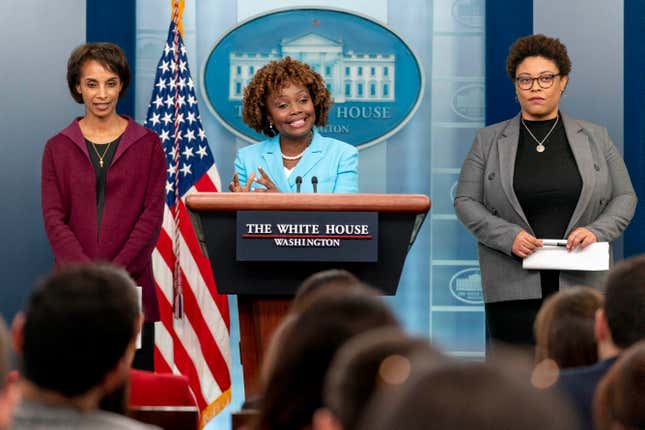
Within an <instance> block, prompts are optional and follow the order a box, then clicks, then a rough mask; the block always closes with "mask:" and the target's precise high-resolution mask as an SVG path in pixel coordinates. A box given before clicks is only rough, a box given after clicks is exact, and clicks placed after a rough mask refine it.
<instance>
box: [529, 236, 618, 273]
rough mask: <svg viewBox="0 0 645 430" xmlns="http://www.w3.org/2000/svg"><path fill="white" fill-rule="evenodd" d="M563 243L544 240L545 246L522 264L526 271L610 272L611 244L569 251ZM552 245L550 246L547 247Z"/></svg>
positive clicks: (594, 244)
mask: <svg viewBox="0 0 645 430" xmlns="http://www.w3.org/2000/svg"><path fill="white" fill-rule="evenodd" d="M562 242H564V244H566V240H565V241H560V240H558V241H555V240H548V239H544V243H545V245H544V246H543V247H542V248H540V249H538V250H537V251H535V252H534V253H533V254H531V255H529V256H528V257H526V258H525V259H524V261H523V262H522V268H524V269H532V270H534V269H545V270H609V242H596V243H592V244H591V245H589V246H588V247H586V248H585V249H582V250H581V249H578V248H576V249H574V250H573V251H571V252H569V251H567V248H566V247H565V246H562ZM547 243H550V245H547Z"/></svg>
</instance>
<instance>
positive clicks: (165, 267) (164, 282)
mask: <svg viewBox="0 0 645 430" xmlns="http://www.w3.org/2000/svg"><path fill="white" fill-rule="evenodd" d="M180 23H181V18H180V11H179V7H178V5H177V2H173V19H172V21H171V23H170V29H169V31H168V38H167V40H166V44H165V46H164V49H163V54H162V56H161V60H160V61H159V65H158V67H157V71H156V77H155V84H154V89H153V91H152V97H151V99H150V105H149V107H148V115H147V117H146V122H145V125H146V127H148V128H150V129H152V130H154V131H155V132H156V133H157V134H158V135H159V138H160V139H161V141H162V143H163V146H164V151H165V153H166V161H167V165H168V175H167V181H166V204H165V209H164V210H165V212H164V220H163V226H162V229H161V235H160V237H159V242H158V243H157V245H156V247H155V250H154V252H153V256H152V259H153V268H154V277H155V283H156V287H157V297H158V299H159V311H160V316H161V321H160V322H159V323H157V324H156V326H155V370H156V371H158V372H172V373H181V374H183V375H186V376H187V377H188V379H189V381H190V385H191V388H192V390H193V393H194V394H195V397H196V399H197V403H198V405H199V407H200V409H201V410H202V426H203V425H204V424H205V423H207V422H208V421H209V420H210V419H211V418H212V417H214V416H215V415H216V414H217V413H218V412H219V411H220V410H221V409H223V408H224V406H226V404H228V403H229V402H230V399H231V377H230V368H231V353H230V344H229V333H230V322H229V309H228V298H227V296H223V295H219V294H217V290H216V288H215V280H214V278H213V272H212V270H211V265H210V262H209V261H208V259H207V258H205V257H204V255H203V254H202V252H201V250H200V247H199V243H198V241H197V237H196V235H195V232H194V230H193V227H192V225H191V223H190V219H189V217H188V212H187V210H186V207H185V205H184V204H185V197H186V195H188V194H190V193H191V192H195V191H206V192H208V191H211V192H212V191H218V189H219V188H220V179H219V174H218V173H217V168H216V167H215V160H214V159H213V155H212V153H211V151H210V148H209V146H208V141H207V140H206V134H205V133H204V128H203V127H202V124H201V121H200V116H199V109H198V107H197V98H196V96H195V86H194V82H193V80H192V78H191V76H190V70H189V68H188V59H187V56H186V48H185V46H184V43H183V40H182V36H181V32H180V30H179V25H180Z"/></svg>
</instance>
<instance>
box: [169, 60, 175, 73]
mask: <svg viewBox="0 0 645 430" xmlns="http://www.w3.org/2000/svg"><path fill="white" fill-rule="evenodd" d="M170 70H171V71H172V72H173V73H175V70H177V63H175V62H174V61H173V62H171V63H170Z"/></svg>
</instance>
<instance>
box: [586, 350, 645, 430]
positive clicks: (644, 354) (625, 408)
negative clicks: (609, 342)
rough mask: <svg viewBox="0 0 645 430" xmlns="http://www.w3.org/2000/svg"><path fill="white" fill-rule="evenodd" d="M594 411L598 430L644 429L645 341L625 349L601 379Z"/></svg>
mask: <svg viewBox="0 0 645 430" xmlns="http://www.w3.org/2000/svg"><path fill="white" fill-rule="evenodd" d="M593 412H594V423H595V424H596V429H598V430H642V429H645V342H639V343H637V344H636V345H634V346H632V347H631V348H629V349H628V350H627V351H625V352H624V353H623V354H622V356H621V357H620V359H619V360H618V361H617V362H616V364H615V365H614V366H612V368H611V369H610V370H609V372H607V375H605V377H604V378H603V379H602V380H601V381H600V384H599V385H598V389H597V390H596V394H595V396H594V403H593Z"/></svg>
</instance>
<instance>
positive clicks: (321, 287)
mask: <svg viewBox="0 0 645 430" xmlns="http://www.w3.org/2000/svg"><path fill="white" fill-rule="evenodd" d="M363 286H364V285H363V284H362V283H361V281H360V280H359V279H358V278H357V277H356V276H354V275H353V274H352V273H350V272H348V271H347V270H340V269H330V270H323V271H321V272H316V273H314V274H313V275H311V276H309V277H307V279H305V280H304V281H303V282H302V284H301V285H300V287H299V288H298V291H296V295H295V296H294V298H293V303H292V304H291V309H290V311H289V313H290V314H292V313H294V312H296V313H297V312H300V311H302V310H303V309H305V308H306V307H307V306H309V305H310V304H311V303H313V302H315V301H316V300H317V299H318V297H320V296H321V295H326V294H341V293H342V294H344V293H346V292H349V291H352V290H353V289H354V288H355V287H358V288H359V289H361V287H363Z"/></svg>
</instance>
